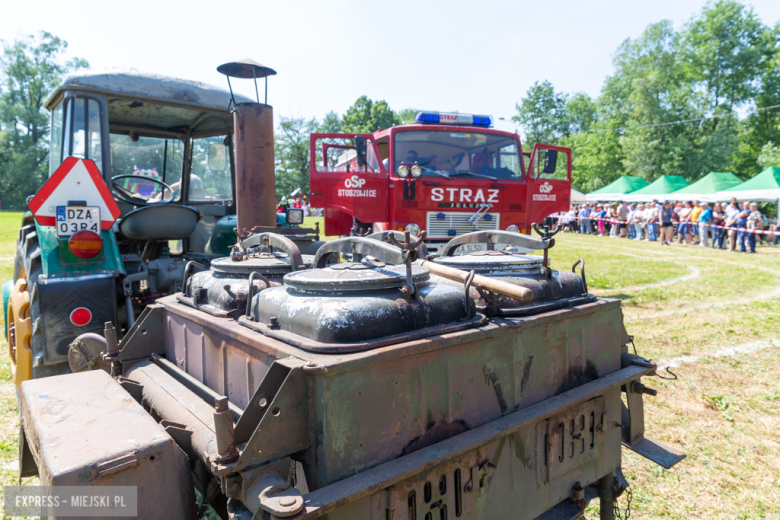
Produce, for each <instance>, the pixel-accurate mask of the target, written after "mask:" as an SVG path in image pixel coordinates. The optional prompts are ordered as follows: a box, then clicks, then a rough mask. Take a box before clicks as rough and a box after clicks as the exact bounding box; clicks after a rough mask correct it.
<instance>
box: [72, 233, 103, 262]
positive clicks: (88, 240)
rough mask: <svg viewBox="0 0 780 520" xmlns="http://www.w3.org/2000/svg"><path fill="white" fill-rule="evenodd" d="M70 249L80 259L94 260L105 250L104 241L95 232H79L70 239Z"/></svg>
mask: <svg viewBox="0 0 780 520" xmlns="http://www.w3.org/2000/svg"><path fill="white" fill-rule="evenodd" d="M68 249H70V252H71V253H73V254H74V255H76V256H77V257H79V258H92V257H93V256H95V255H97V254H98V253H100V250H101V249H103V239H101V238H100V235H98V234H97V233H95V232H94V231H79V232H78V233H74V234H73V235H71V237H70V239H68Z"/></svg>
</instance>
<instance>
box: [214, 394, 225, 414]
mask: <svg viewBox="0 0 780 520" xmlns="http://www.w3.org/2000/svg"><path fill="white" fill-rule="evenodd" d="M227 410H228V398H227V397H225V396H224V395H223V396H221V397H217V398H216V399H215V400H214V411H215V412H217V413H221V412H227Z"/></svg>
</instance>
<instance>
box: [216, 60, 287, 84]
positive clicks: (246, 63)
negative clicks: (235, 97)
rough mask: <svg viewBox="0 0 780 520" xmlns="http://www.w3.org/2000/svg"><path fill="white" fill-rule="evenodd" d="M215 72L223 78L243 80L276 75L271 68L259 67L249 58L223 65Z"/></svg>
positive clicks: (259, 65)
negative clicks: (222, 75)
mask: <svg viewBox="0 0 780 520" xmlns="http://www.w3.org/2000/svg"><path fill="white" fill-rule="evenodd" d="M217 72H219V73H221V74H224V75H225V76H230V77H231V78H244V79H252V78H264V77H266V76H273V75H274V74H276V71H275V70H274V69H272V68H271V67H266V66H265V65H261V64H259V63H257V62H256V61H254V60H250V59H249V58H244V59H243V60H237V61H231V62H228V63H223V64H222V65H220V66H219V67H217Z"/></svg>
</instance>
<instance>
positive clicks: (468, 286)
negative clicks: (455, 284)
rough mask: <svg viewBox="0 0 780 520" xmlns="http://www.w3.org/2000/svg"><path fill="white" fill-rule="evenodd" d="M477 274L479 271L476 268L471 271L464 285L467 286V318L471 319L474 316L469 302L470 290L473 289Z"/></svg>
mask: <svg viewBox="0 0 780 520" xmlns="http://www.w3.org/2000/svg"><path fill="white" fill-rule="evenodd" d="M476 274H477V273H476V272H475V271H474V269H472V270H471V271H469V276H468V278H466V283H465V284H463V286H464V287H465V290H466V292H465V304H466V319H469V320H470V319H471V318H472V316H471V305H469V303H470V302H471V295H470V294H469V291H471V282H473V281H474V276H476Z"/></svg>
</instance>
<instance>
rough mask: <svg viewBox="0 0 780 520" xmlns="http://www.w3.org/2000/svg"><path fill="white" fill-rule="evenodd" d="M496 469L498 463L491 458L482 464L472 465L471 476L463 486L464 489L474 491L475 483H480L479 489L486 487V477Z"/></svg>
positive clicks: (469, 491)
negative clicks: (491, 460)
mask: <svg viewBox="0 0 780 520" xmlns="http://www.w3.org/2000/svg"><path fill="white" fill-rule="evenodd" d="M494 469H496V465H495V464H493V463H492V462H490V461H489V460H487V461H485V462H483V463H482V464H480V465H477V466H471V478H470V479H469V481H468V482H466V485H465V486H463V490H464V491H465V492H466V493H471V492H472V491H474V483H478V485H477V488H478V489H481V488H483V487H485V479H486V478H487V477H490V476H491V475H492V474H493V470H494Z"/></svg>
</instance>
